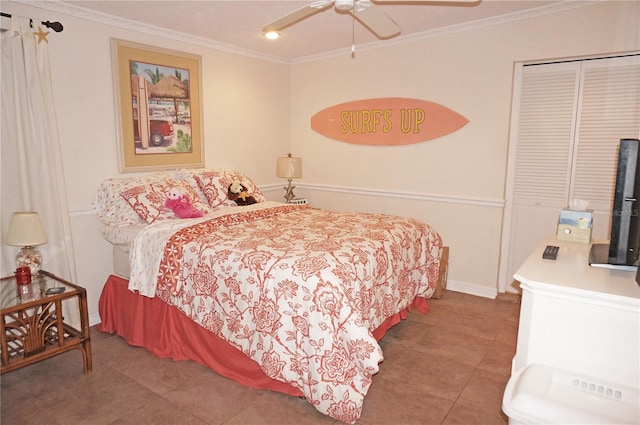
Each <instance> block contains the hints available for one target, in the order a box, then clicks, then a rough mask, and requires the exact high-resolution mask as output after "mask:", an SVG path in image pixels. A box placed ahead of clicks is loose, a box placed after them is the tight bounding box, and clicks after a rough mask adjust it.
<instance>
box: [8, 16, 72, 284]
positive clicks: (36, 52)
mask: <svg viewBox="0 0 640 425" xmlns="http://www.w3.org/2000/svg"><path fill="white" fill-rule="evenodd" d="M37 30H38V22H37V21H36V20H33V27H32V26H31V23H30V20H29V19H28V18H22V17H18V16H13V17H12V18H11V28H10V29H9V30H8V31H6V32H4V33H2V35H1V42H2V58H1V60H0V65H1V73H0V75H1V83H0V97H1V102H2V103H1V105H2V113H1V116H2V118H1V122H0V131H1V133H0V134H1V137H2V138H1V142H2V143H1V144H0V146H1V147H0V178H1V180H0V191H1V192H0V205H1V206H0V211H1V217H0V225H1V228H2V242H1V244H0V246H1V248H2V255H1V261H2V263H1V264H0V275H2V276H8V275H10V274H13V271H14V270H15V267H16V265H15V255H16V253H17V252H18V249H19V248H18V247H13V246H7V245H5V244H4V239H5V236H6V234H7V228H8V226H9V221H10V218H11V215H12V213H13V212H14V211H37V212H38V213H39V214H40V218H41V219H42V223H43V226H44V230H45V232H46V234H47V238H48V239H49V243H47V244H45V245H42V246H40V247H39V249H40V251H41V252H42V256H43V260H44V261H43V269H45V270H47V271H50V272H52V273H54V274H56V275H58V276H60V277H62V278H65V279H68V280H71V281H72V282H73V281H75V279H76V269H75V261H74V254H73V244H72V239H71V223H70V219H69V206H68V201H67V193H66V187H65V181H64V174H63V166H62V154H61V149H60V139H59V136H58V126H57V123H56V111H55V106H54V101H53V90H52V87H51V73H50V69H49V46H48V43H50V42H55V41H54V40H53V39H52V40H48V41H45V40H40V42H38V40H39V38H38V37H37V36H36V35H34V32H36V31H37ZM52 35H53V36H55V34H49V36H48V37H51V38H53V37H52Z"/></svg>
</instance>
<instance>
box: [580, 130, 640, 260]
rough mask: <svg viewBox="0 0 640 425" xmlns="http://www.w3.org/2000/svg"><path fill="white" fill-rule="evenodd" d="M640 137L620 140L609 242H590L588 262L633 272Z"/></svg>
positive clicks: (639, 246)
mask: <svg viewBox="0 0 640 425" xmlns="http://www.w3.org/2000/svg"><path fill="white" fill-rule="evenodd" d="M639 155H640V140H639V139H620V150H619V152H618V166H617V171H616V183H615V192H614V194H613V208H612V216H611V231H610V232H609V243H608V244H593V245H592V247H591V253H590V255H589V264H590V265H592V266H596V267H607V268H612V269H620V270H629V271H636V270H637V269H638V263H639V262H640V156H639Z"/></svg>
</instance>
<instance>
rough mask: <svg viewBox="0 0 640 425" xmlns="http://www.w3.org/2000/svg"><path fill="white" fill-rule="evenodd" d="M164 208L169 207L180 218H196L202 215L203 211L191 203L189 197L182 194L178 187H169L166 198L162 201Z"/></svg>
mask: <svg viewBox="0 0 640 425" xmlns="http://www.w3.org/2000/svg"><path fill="white" fill-rule="evenodd" d="M164 206H165V208H169V209H170V210H172V211H173V213H174V214H175V215H177V216H178V217H180V218H196V217H202V216H204V213H203V212H202V211H200V210H199V209H197V208H195V207H194V206H193V205H191V201H190V200H189V197H188V196H186V195H183V194H182V193H181V192H180V191H179V190H178V189H170V190H169V191H168V192H167V199H166V201H164Z"/></svg>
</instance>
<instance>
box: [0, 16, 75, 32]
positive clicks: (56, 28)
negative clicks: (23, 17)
mask: <svg viewBox="0 0 640 425" xmlns="http://www.w3.org/2000/svg"><path fill="white" fill-rule="evenodd" d="M0 16H4V17H5V18H11V14H9V13H4V12H0ZM31 22H32V23H33V19H32V20H31ZM41 24H42V25H44V26H45V27H47V28H51V29H52V30H54V31H55V32H61V31H62V30H63V29H64V27H63V26H62V24H61V23H60V22H49V21H46V22H45V21H42V22H41Z"/></svg>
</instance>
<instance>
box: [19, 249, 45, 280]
mask: <svg viewBox="0 0 640 425" xmlns="http://www.w3.org/2000/svg"><path fill="white" fill-rule="evenodd" d="M16 265H17V266H18V267H25V266H26V267H29V269H30V270H31V274H32V275H35V274H38V272H39V271H40V267H41V266H42V254H40V250H39V249H38V248H37V247H35V246H23V247H22V248H21V249H20V251H19V252H18V254H17V255H16Z"/></svg>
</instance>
